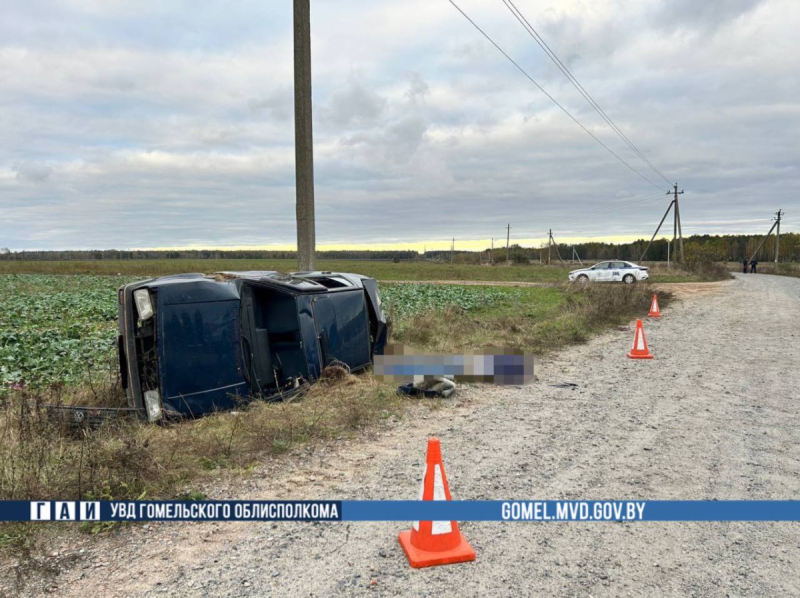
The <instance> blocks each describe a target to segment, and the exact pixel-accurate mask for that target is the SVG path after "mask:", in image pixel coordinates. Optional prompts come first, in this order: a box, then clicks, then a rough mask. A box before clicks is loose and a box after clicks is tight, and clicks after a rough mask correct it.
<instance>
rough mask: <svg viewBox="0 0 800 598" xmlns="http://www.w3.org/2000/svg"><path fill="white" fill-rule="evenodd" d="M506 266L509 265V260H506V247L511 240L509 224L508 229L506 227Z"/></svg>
mask: <svg viewBox="0 0 800 598" xmlns="http://www.w3.org/2000/svg"><path fill="white" fill-rule="evenodd" d="M506 228H507V230H506V264H510V263H511V262H510V260H509V259H508V247H509V244H508V243H509V241H510V240H511V223H509V225H508V227H506Z"/></svg>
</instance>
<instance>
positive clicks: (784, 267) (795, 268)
mask: <svg viewBox="0 0 800 598" xmlns="http://www.w3.org/2000/svg"><path fill="white" fill-rule="evenodd" d="M731 270H732V271H733V272H741V271H742V265H741V264H733V265H731ZM758 273H759V274H777V275H778V276H793V277H795V278H800V264H795V263H786V262H781V263H778V264H776V263H774V262H761V263H759V264H758Z"/></svg>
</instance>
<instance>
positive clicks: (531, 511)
mask: <svg viewBox="0 0 800 598" xmlns="http://www.w3.org/2000/svg"><path fill="white" fill-rule="evenodd" d="M447 520H452V521H543V522H547V521H800V501H793V500H789V501H758V500H755V501H749V500H730V501H724V500H721V501H703V500H697V501H670V500H640V501H635V500H606V501H592V500H590V501H581V500H572V501H544V500H542V501H537V500H527V501H519V500H515V501H499V500H490V501H469V500H465V501H417V500H407V501H404V500H397V501H391V500H390V501H370V500H364V501H354V500H344V501H335V500H316V501H315V500H306V501H257V500H253V501H225V500H223V501H216V500H201V501H180V500H176V501H0V521H447Z"/></svg>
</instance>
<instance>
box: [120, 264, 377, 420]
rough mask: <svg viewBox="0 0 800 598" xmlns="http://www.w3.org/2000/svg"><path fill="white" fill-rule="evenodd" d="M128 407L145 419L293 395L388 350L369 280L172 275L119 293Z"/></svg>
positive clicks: (316, 275)
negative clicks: (333, 370)
mask: <svg viewBox="0 0 800 598" xmlns="http://www.w3.org/2000/svg"><path fill="white" fill-rule="evenodd" d="M118 300H119V338H118V350H119V363H120V371H121V379H122V385H123V387H124V388H125V392H126V394H127V398H128V404H129V406H130V407H131V408H133V409H136V410H137V412H138V413H140V414H141V416H142V417H146V418H147V419H149V420H150V421H155V420H158V419H161V418H162V417H169V416H197V415H202V414H205V413H209V412H212V411H215V410H224V409H231V408H233V407H235V406H236V405H237V404H238V403H240V402H241V401H242V400H249V399H251V398H254V397H257V398H263V399H278V398H282V397H287V396H291V395H292V394H294V393H296V392H298V391H299V390H300V389H302V388H305V387H306V386H307V385H308V384H310V383H312V382H314V381H315V380H317V379H318V378H319V376H320V373H321V372H322V370H323V369H324V368H325V367H326V366H328V365H330V364H333V363H339V364H343V365H345V366H347V367H348V368H349V369H350V370H351V371H356V370H359V369H362V368H366V367H368V366H370V365H371V363H372V359H373V355H375V354H379V353H381V352H382V351H383V347H384V345H385V344H386V335H387V329H386V319H385V317H384V314H383V311H382V309H381V300H380V294H379V292H378V285H377V283H376V282H375V280H373V279H371V278H367V277H364V276H361V275H358V274H341V273H333V272H296V273H292V274H280V273H278V272H260V271H257V272H220V273H218V274H215V275H210V276H207V275H204V274H180V275H175V276H165V277H162V278H155V279H151V280H145V281H142V282H136V283H132V284H129V285H125V286H123V287H121V288H120V289H119V294H118Z"/></svg>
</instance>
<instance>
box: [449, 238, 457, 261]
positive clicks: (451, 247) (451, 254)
mask: <svg viewBox="0 0 800 598" xmlns="http://www.w3.org/2000/svg"><path fill="white" fill-rule="evenodd" d="M455 250H456V238H455V237H453V242H452V243H450V263H451V264H452V263H453V253H454V252H455Z"/></svg>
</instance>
